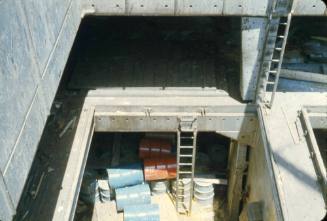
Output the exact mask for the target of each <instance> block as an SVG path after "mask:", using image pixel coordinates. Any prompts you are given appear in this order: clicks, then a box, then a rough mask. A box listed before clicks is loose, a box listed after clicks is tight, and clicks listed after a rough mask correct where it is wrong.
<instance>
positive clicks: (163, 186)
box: [150, 180, 169, 194]
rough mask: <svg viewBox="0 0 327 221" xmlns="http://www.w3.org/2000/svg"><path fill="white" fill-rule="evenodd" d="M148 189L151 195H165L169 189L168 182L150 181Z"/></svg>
mask: <svg viewBox="0 0 327 221" xmlns="http://www.w3.org/2000/svg"><path fill="white" fill-rule="evenodd" d="M150 187H151V191H152V193H153V194H161V193H166V192H167V190H168V187H169V181H168V180H159V181H152V182H151V183H150Z"/></svg>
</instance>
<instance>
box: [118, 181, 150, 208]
mask: <svg viewBox="0 0 327 221" xmlns="http://www.w3.org/2000/svg"><path fill="white" fill-rule="evenodd" d="M115 193H116V206H117V211H123V210H124V208H125V207H126V206H131V205H139V204H150V203H151V193H150V187H149V185H148V184H141V185H136V186H131V187H125V188H118V189H116V190H115Z"/></svg>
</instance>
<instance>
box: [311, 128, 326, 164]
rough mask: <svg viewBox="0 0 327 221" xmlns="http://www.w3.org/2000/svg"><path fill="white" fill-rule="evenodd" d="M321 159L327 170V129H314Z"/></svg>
mask: <svg viewBox="0 0 327 221" xmlns="http://www.w3.org/2000/svg"><path fill="white" fill-rule="evenodd" d="M313 132H314V135H315V138H316V141H317V144H318V147H319V151H320V155H321V158H322V160H323V162H324V165H325V169H327V129H313Z"/></svg>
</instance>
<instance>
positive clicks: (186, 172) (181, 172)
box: [179, 171, 192, 174]
mask: <svg viewBox="0 0 327 221" xmlns="http://www.w3.org/2000/svg"><path fill="white" fill-rule="evenodd" d="M179 173H180V174H192V172H191V171H179Z"/></svg>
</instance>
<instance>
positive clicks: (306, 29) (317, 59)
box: [268, 16, 327, 92]
mask: <svg viewBox="0 0 327 221" xmlns="http://www.w3.org/2000/svg"><path fill="white" fill-rule="evenodd" d="M326 36H327V18H326V17H307V16H305V17H303V16H302V17H301V16H300V17H293V18H292V23H291V26H290V31H289V35H288V40H287V45H286V50H285V55H284V59H283V65H282V70H281V74H280V77H281V78H280V81H279V85H278V90H279V91H285V92H300V91H302V92H304V91H306V92H315V91H316V92H324V91H326V90H327V68H326V67H327V53H326V51H327V38H326ZM277 44H278V43H277ZM268 89H271V88H270V87H268Z"/></svg>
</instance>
